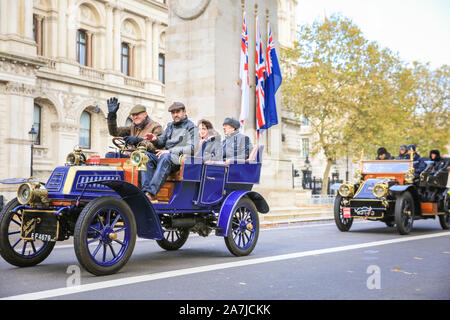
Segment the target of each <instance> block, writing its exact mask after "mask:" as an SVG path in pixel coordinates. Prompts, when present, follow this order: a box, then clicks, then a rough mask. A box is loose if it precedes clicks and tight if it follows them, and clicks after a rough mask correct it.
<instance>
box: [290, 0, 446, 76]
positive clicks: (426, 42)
mask: <svg viewBox="0 0 450 320" xmlns="http://www.w3.org/2000/svg"><path fill="white" fill-rule="evenodd" d="M333 13H341V14H342V15H343V16H345V17H347V18H350V19H351V20H352V21H353V23H354V24H356V25H357V26H358V27H359V28H360V29H361V30H362V32H363V33H364V35H365V38H366V39H368V40H370V41H377V42H378V43H379V44H380V45H381V46H382V47H388V48H389V49H391V50H392V51H394V52H397V53H398V54H399V56H400V58H401V59H402V60H403V61H405V62H412V61H419V62H422V63H426V62H430V65H431V67H432V68H438V67H440V66H441V65H444V64H447V65H450V0H298V8H297V19H298V23H299V24H311V23H312V22H313V21H314V20H316V19H323V17H324V16H325V15H326V16H330V15H331V14H333Z"/></svg>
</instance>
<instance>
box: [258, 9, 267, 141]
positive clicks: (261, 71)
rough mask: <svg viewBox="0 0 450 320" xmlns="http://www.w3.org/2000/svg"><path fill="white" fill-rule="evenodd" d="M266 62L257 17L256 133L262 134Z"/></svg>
mask: <svg viewBox="0 0 450 320" xmlns="http://www.w3.org/2000/svg"><path fill="white" fill-rule="evenodd" d="M265 68H266V67H265V64H264V56H263V48H262V41H261V32H260V31H259V23H258V17H256V52H255V74H256V134H257V137H258V138H259V137H260V136H261V128H262V127H263V126H264V125H265V123H266V120H265V117H264V100H265V99H264V78H265Z"/></svg>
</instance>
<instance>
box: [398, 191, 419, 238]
mask: <svg viewBox="0 0 450 320" xmlns="http://www.w3.org/2000/svg"><path fill="white" fill-rule="evenodd" d="M414 214H415V207H414V200H413V197H412V195H411V193H409V192H408V191H406V192H404V193H402V194H401V195H400V196H399V197H398V198H397V199H396V200H395V224H396V225H397V230H398V232H399V233H400V234H401V235H405V234H408V233H410V232H411V229H412V227H413V223H414Z"/></svg>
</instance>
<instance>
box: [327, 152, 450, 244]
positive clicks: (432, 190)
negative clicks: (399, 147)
mask: <svg viewBox="0 0 450 320" xmlns="http://www.w3.org/2000/svg"><path fill="white" fill-rule="evenodd" d="M443 169H444V170H441V171H440V172H434V171H433V163H432V162H431V161H430V162H428V163H427V168H426V169H425V170H424V171H423V172H420V173H419V172H417V173H416V172H415V169H414V162H413V160H412V159H411V160H385V161H367V160H366V161H361V166H360V168H359V169H358V170H357V172H356V174H355V178H356V179H355V182H354V183H351V182H346V183H343V184H335V185H333V186H332V189H334V190H337V192H338V195H337V196H336V199H335V203H334V219H335V223H336V226H337V228H338V229H339V230H340V231H343V232H345V231H349V230H350V228H351V226H352V223H353V219H354V218H363V219H366V220H372V221H382V222H384V223H385V224H386V225H387V226H389V227H393V226H396V227H397V230H398V232H399V233H400V234H402V235H405V234H408V233H409V232H410V231H411V229H412V227H413V222H414V220H419V219H435V218H436V217H438V219H439V222H440V224H441V227H442V228H443V229H445V230H446V229H449V228H450V188H449V187H448V168H443Z"/></svg>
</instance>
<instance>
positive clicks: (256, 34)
mask: <svg viewBox="0 0 450 320" xmlns="http://www.w3.org/2000/svg"><path fill="white" fill-rule="evenodd" d="M258 31H259V30H258V4H257V3H255V48H256V45H257V43H258ZM256 59H258V64H259V57H258V56H257V50H255V63H254V64H253V65H254V66H255V72H254V77H255V75H256V73H257V69H256V68H257V66H256ZM255 81H256V82H257V81H258V80H257V79H255ZM256 82H255V106H254V110H255V129H256V130H255V132H256V144H259V135H258V131H257V130H258V118H257V117H258V115H257V108H258V97H257V96H256V95H257V94H258V93H257V88H258V85H257V83H256Z"/></svg>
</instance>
